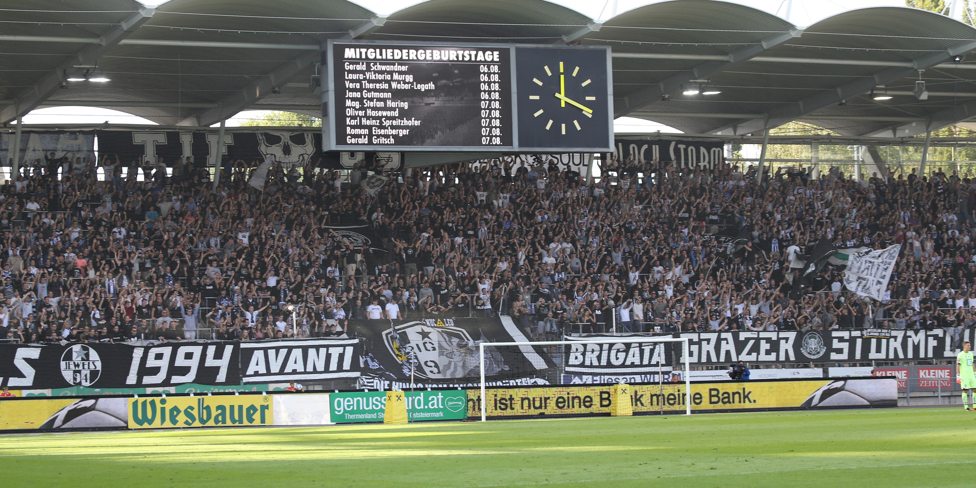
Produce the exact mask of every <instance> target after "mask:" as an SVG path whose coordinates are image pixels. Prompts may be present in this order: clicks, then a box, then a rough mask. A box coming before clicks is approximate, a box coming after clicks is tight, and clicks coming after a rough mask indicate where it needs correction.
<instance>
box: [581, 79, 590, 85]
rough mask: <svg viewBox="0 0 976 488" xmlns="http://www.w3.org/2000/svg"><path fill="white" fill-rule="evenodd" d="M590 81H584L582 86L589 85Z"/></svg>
mask: <svg viewBox="0 0 976 488" xmlns="http://www.w3.org/2000/svg"><path fill="white" fill-rule="evenodd" d="M590 81H591V80H586V81H584V82H583V86H586V85H589V84H590Z"/></svg>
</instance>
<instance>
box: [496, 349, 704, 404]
mask: <svg viewBox="0 0 976 488" xmlns="http://www.w3.org/2000/svg"><path fill="white" fill-rule="evenodd" d="M478 347H479V355H478V356H479V358H478V359H479V370H480V376H481V377H480V390H481V392H480V393H481V397H480V399H479V400H478V401H477V403H479V404H480V410H481V420H482V421H484V420H487V418H489V417H517V416H528V415H543V414H554V415H563V414H568V415H572V414H586V413H600V412H603V411H604V410H606V408H604V409H603V410H600V408H601V407H606V405H607V402H609V401H610V400H608V398H609V397H608V395H609V393H608V392H609V391H610V388H609V387H610V386H611V385H614V384H620V383H625V384H628V385H632V386H634V388H632V389H631V392H630V393H629V394H630V395H631V404H632V406H633V412H634V413H635V414H653V413H660V414H664V413H685V414H688V415H690V414H691V405H692V392H691V384H690V375H689V371H690V365H689V361H688V339H687V338H683V337H681V338H678V337H670V336H659V337H649V336H636V335H634V336H599V337H586V336H582V337H566V338H564V340H561V341H538V342H481V343H480V344H478ZM512 358H519V361H513V360H512ZM500 365H503V366H501V367H500ZM530 377H531V378H532V379H533V381H526V378H530ZM498 388H502V389H503V390H504V391H505V392H506V394H505V395H499V393H498V392H499V390H498ZM512 391H517V392H519V393H520V394H521V397H520V398H516V396H518V395H512V394H511V392H512Z"/></svg>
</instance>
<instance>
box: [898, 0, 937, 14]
mask: <svg viewBox="0 0 976 488" xmlns="http://www.w3.org/2000/svg"><path fill="white" fill-rule="evenodd" d="M905 6H906V7H912V8H920V9H922V10H930V11H932V12H938V13H942V12H943V11H944V10H945V9H946V3H945V0H905Z"/></svg>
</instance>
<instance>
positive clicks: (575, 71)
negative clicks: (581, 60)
mask: <svg viewBox="0 0 976 488" xmlns="http://www.w3.org/2000/svg"><path fill="white" fill-rule="evenodd" d="M576 73H579V66H577V67H576V69H574V70H573V76H574V77H575V76H576Z"/></svg>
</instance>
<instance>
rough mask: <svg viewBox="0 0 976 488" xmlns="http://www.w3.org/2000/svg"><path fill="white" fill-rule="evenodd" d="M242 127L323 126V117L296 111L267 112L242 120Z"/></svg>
mask: <svg viewBox="0 0 976 488" xmlns="http://www.w3.org/2000/svg"><path fill="white" fill-rule="evenodd" d="M241 126H242V127H298V126H302V127H322V119H319V118H316V117H312V116H311V115H305V114H297V113H294V112H267V113H265V114H264V115H262V116H260V117H255V118H253V119H249V120H245V121H243V122H241Z"/></svg>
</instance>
